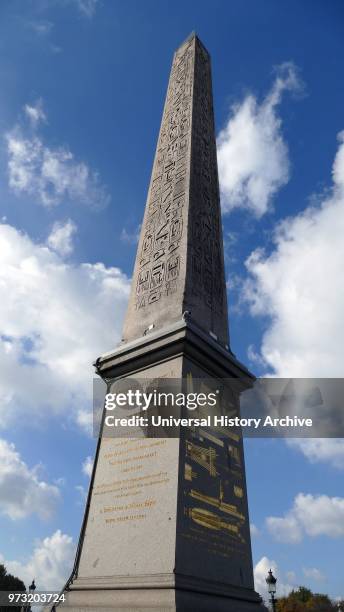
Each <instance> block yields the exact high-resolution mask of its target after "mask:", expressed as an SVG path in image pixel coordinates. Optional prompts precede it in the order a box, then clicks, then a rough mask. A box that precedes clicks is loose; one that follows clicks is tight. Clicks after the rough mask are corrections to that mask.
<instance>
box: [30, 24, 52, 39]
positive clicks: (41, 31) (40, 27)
mask: <svg viewBox="0 0 344 612" xmlns="http://www.w3.org/2000/svg"><path fill="white" fill-rule="evenodd" d="M27 25H28V27H29V28H31V29H32V30H33V31H34V32H36V34H38V35H39V36H47V35H48V34H50V32H51V30H52V28H53V26H54V24H53V23H52V22H51V21H46V20H41V21H29V22H28V24H27Z"/></svg>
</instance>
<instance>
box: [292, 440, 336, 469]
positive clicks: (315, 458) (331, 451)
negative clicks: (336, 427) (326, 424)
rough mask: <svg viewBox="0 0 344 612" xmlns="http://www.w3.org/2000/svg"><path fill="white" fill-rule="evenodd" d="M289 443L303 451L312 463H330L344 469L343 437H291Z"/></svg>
mask: <svg viewBox="0 0 344 612" xmlns="http://www.w3.org/2000/svg"><path fill="white" fill-rule="evenodd" d="M287 444H288V446H291V447H293V448H296V449H297V450H299V451H301V452H302V453H303V454H304V456H305V457H307V459H308V460H309V461H310V462H311V463H329V464H330V465H332V466H333V467H335V468H338V469H342V470H343V469H344V440H343V438H308V439H306V438H290V439H289V440H287Z"/></svg>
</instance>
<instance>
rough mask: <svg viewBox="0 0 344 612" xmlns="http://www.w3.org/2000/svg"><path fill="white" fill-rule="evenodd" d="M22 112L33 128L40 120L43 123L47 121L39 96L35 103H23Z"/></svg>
mask: <svg viewBox="0 0 344 612" xmlns="http://www.w3.org/2000/svg"><path fill="white" fill-rule="evenodd" d="M24 112H25V114H26V116H27V117H28V119H29V121H30V123H31V125H32V127H33V128H36V127H37V126H38V124H39V123H40V122H42V123H45V122H46V121H47V117H46V114H45V112H44V110H43V100H42V99H41V98H40V99H39V100H37V101H36V104H33V105H30V104H25V106H24Z"/></svg>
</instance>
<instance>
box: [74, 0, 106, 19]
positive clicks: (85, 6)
mask: <svg viewBox="0 0 344 612" xmlns="http://www.w3.org/2000/svg"><path fill="white" fill-rule="evenodd" d="M71 1H72V2H73V4H75V6H76V7H77V8H78V10H79V11H80V13H81V14H82V15H83V16H84V17H87V18H88V19H92V17H93V16H94V14H95V12H96V10H97V6H98V4H99V0H71Z"/></svg>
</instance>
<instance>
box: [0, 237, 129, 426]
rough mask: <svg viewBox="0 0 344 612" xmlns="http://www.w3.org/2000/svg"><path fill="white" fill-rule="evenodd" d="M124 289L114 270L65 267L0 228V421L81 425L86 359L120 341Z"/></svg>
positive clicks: (86, 410)
mask: <svg viewBox="0 0 344 612" xmlns="http://www.w3.org/2000/svg"><path fill="white" fill-rule="evenodd" d="M129 287H130V281H129V280H128V279H127V277H126V276H125V275H124V274H123V273H122V272H121V271H120V270H119V269H118V268H106V267H105V266H104V265H103V264H100V263H97V264H89V263H85V264H79V265H69V264H67V263H66V262H65V261H63V260H62V259H61V258H60V256H59V255H58V254H57V253H54V252H53V251H51V250H50V249H49V247H47V246H41V245H37V244H35V243H34V242H32V240H30V238H29V237H28V236H26V235H24V234H21V233H20V232H18V231H17V230H16V229H15V228H13V227H11V226H9V225H0V329H1V336H0V367H1V381H0V399H1V401H0V409H1V423H2V425H6V423H7V424H9V423H10V422H12V423H13V422H14V421H15V419H17V418H19V417H20V418H21V419H24V418H25V415H27V414H30V415H31V417H32V418H33V415H35V418H38V417H40V418H47V416H48V415H51V414H63V413H65V414H66V415H68V417H71V418H75V419H77V420H78V421H79V422H80V424H81V425H82V424H84V423H85V422H86V416H87V418H89V415H90V413H91V399H90V398H91V393H92V376H93V367H92V362H93V361H94V359H95V358H96V357H98V356H99V355H100V354H103V353H104V352H106V351H109V350H111V349H113V348H115V346H116V344H117V342H118V341H119V339H120V334H121V327H122V318H123V316H124V313H125V309H126V305H127V299H128V294H129ZM18 380H20V384H18ZM79 417H80V418H79Z"/></svg>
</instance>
